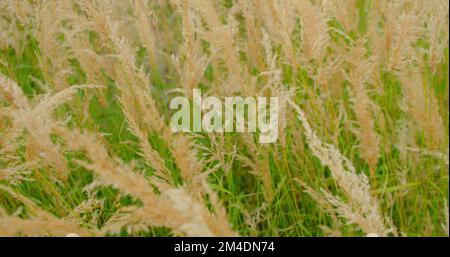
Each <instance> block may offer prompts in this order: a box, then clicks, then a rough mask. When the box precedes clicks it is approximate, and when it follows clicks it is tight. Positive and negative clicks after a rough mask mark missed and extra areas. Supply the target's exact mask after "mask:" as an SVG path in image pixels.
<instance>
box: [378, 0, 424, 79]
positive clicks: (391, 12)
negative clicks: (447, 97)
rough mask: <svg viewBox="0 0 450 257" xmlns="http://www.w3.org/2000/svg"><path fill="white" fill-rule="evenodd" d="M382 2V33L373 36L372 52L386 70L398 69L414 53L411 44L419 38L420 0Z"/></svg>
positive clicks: (420, 20)
mask: <svg viewBox="0 0 450 257" xmlns="http://www.w3.org/2000/svg"><path fill="white" fill-rule="evenodd" d="M406 4H407V3H406V2H404V1H385V2H382V7H381V9H382V13H383V18H384V20H383V22H384V25H383V26H384V28H383V29H384V35H383V36H380V37H376V38H374V46H375V48H374V53H375V56H377V57H378V58H379V61H380V63H381V64H384V65H386V69H387V70H388V71H399V70H401V69H402V68H403V67H405V65H407V60H408V59H411V58H412V56H413V55H414V49H413V46H412V44H413V43H414V42H415V41H416V40H417V39H418V38H419V35H420V28H421V25H422V24H421V23H422V22H423V20H422V19H421V16H420V6H421V4H420V1H409V2H408V4H410V5H412V6H411V8H405V5H406Z"/></svg>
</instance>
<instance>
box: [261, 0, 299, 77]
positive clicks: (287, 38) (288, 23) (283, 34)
mask: <svg viewBox="0 0 450 257" xmlns="http://www.w3.org/2000/svg"><path fill="white" fill-rule="evenodd" d="M258 5H261V7H260V8H259V11H258V15H259V17H258V18H259V19H261V20H262V21H264V25H265V29H266V30H267V32H268V33H269V35H270V37H271V39H272V40H274V41H275V42H276V43H280V44H281V46H282V49H283V53H284V55H283V57H284V58H286V59H287V61H288V63H289V64H290V65H292V66H293V68H294V72H296V71H297V70H298V68H299V67H300V62H299V60H298V50H297V49H296V48H295V47H294V44H293V43H292V39H291V35H292V33H293V31H294V29H295V25H296V15H295V12H294V2H293V1H278V0H268V1H258Z"/></svg>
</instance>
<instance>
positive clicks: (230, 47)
mask: <svg viewBox="0 0 450 257" xmlns="http://www.w3.org/2000/svg"><path fill="white" fill-rule="evenodd" d="M188 6H189V7H190V8H191V9H192V10H193V12H192V15H197V16H198V19H201V20H203V21H204V22H205V25H206V26H200V27H197V28H196V30H197V32H198V33H199V35H200V36H201V38H202V39H204V40H205V41H207V42H209V43H210V44H211V48H212V50H213V52H214V53H215V56H213V57H211V58H219V59H220V60H222V61H223V62H224V63H225V67H226V69H227V70H228V72H227V84H228V86H226V87H223V88H217V90H219V92H223V93H225V94H233V93H236V92H241V93H243V94H244V95H248V93H247V91H248V90H247V89H246V87H245V85H244V83H245V77H247V73H248V70H247V68H246V67H245V66H243V65H242V64H241V63H240V60H239V45H238V44H237V43H236V40H235V38H236V34H237V33H238V25H239V24H238V22H237V21H236V19H235V18H234V16H233V13H229V14H228V16H227V17H226V21H227V23H226V24H223V23H222V21H221V17H220V16H219V13H218V12H217V9H216V7H215V6H214V4H213V2H211V1H208V0H196V1H189V2H188ZM183 8H187V7H183ZM196 24H198V23H196Z"/></svg>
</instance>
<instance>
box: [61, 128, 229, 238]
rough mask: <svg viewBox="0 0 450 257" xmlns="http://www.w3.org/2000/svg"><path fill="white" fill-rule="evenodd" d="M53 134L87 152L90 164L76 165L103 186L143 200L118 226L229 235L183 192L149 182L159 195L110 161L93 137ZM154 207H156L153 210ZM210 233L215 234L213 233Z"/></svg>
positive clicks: (145, 181) (144, 180) (142, 178)
mask: <svg viewBox="0 0 450 257" xmlns="http://www.w3.org/2000/svg"><path fill="white" fill-rule="evenodd" d="M56 133H57V134H58V135H60V136H61V137H62V138H64V139H65V140H66V143H67V145H68V147H69V148H70V149H73V150H77V149H79V150H84V151H86V153H87V156H88V157H89V158H90V160H91V163H87V162H82V161H80V162H79V163H80V164H81V165H82V166H84V167H86V168H87V169H89V170H93V171H94V172H96V174H97V175H98V176H99V179H100V181H101V182H102V183H104V184H106V185H111V186H114V187H116V188H118V189H119V190H121V191H122V192H124V193H127V194H130V195H132V196H133V197H135V198H136V199H139V200H141V201H142V203H143V207H141V208H139V209H138V210H136V211H134V212H133V213H132V214H131V217H130V218H129V219H128V218H127V220H126V221H125V224H119V225H133V224H132V223H131V222H132V221H134V222H137V223H138V224H141V223H143V224H148V225H154V226H167V227H169V228H171V229H172V230H173V231H175V232H177V233H180V234H184V235H188V236H213V235H217V236H219V235H222V236H224V235H228V234H226V233H227V232H230V231H223V230H221V229H220V227H218V226H220V225H222V224H214V223H209V222H208V223H207V220H209V219H210V218H207V217H205V216H208V215H211V214H210V213H209V210H207V209H206V207H205V206H204V205H203V204H202V203H201V202H199V201H198V200H197V199H196V198H195V197H192V196H191V195H190V194H189V193H188V191H186V190H185V189H183V188H175V187H173V186H171V185H169V184H166V183H164V182H162V183H161V182H158V181H156V180H152V182H154V184H155V185H157V186H159V190H160V191H161V194H157V193H156V192H155V190H154V188H152V186H151V184H150V181H149V180H148V179H147V178H146V177H145V176H144V175H142V174H138V173H136V172H134V171H133V170H131V169H130V167H129V166H127V165H125V164H124V163H123V162H120V161H118V160H114V159H113V158H111V157H110V155H109V154H108V151H107V150H106V149H105V148H104V146H103V145H102V144H101V143H99V142H98V139H96V138H95V136H92V135H88V134H83V133H80V132H77V131H69V130H67V129H64V128H62V127H60V128H58V129H57V131H56ZM75 139H76V140H75ZM75 141H76V142H75ZM155 206H158V208H154V207H155ZM210 226H211V227H210ZM114 228H115V229H117V228H120V227H117V225H115V226H111V227H110V228H107V229H111V230H114ZM213 231H214V232H215V233H218V234H214V232H213Z"/></svg>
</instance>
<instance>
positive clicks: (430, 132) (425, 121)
mask: <svg viewBox="0 0 450 257" xmlns="http://www.w3.org/2000/svg"><path fill="white" fill-rule="evenodd" d="M399 76H400V80H401V82H402V89H403V94H404V97H405V99H406V102H407V104H408V113H409V114H410V115H411V117H412V118H413V120H414V121H415V122H416V123H417V124H418V125H419V126H420V129H421V131H422V132H423V133H425V143H426V144H427V146H428V147H429V148H430V149H432V150H436V149H439V148H440V147H441V146H442V145H443V144H444V142H445V138H446V135H445V128H444V124H443V121H442V118H441V116H440V113H439V109H438V108H439V107H438V104H437V100H436V97H435V95H434V92H433V89H432V88H430V87H429V84H428V82H427V81H426V79H425V78H424V77H423V75H422V72H421V71H420V70H419V69H418V68H416V67H414V68H411V69H405V70H403V71H401V72H400V74H399Z"/></svg>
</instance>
